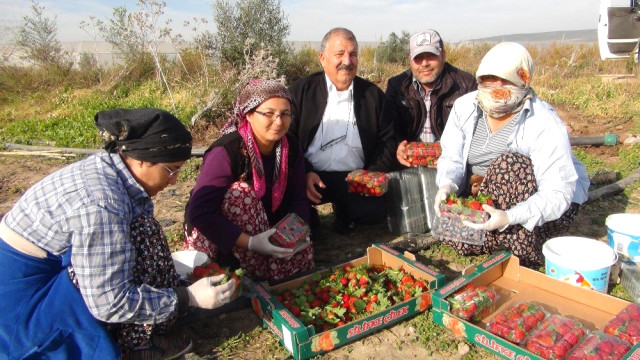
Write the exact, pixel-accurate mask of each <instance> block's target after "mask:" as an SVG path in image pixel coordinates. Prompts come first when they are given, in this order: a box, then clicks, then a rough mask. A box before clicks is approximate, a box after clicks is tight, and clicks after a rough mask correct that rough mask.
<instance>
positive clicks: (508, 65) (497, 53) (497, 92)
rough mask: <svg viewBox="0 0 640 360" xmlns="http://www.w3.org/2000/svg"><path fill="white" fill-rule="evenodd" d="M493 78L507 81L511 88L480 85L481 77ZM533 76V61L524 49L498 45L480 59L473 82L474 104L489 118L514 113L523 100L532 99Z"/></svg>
mask: <svg viewBox="0 0 640 360" xmlns="http://www.w3.org/2000/svg"><path fill="white" fill-rule="evenodd" d="M487 75H493V76H497V77H499V78H502V79H505V80H508V81H510V82H512V83H513V84H514V85H501V86H499V85H489V86H487V85H482V84H481V82H480V77H481V76H487ZM532 77H533V59H531V55H529V52H528V51H527V49H525V47H524V46H522V45H520V44H517V43H512V42H503V43H500V44H498V45H496V46H494V47H493V48H491V50H489V51H488V52H487V54H486V55H485V56H484V57H483V58H482V61H481V62H480V66H478V71H477V72H476V79H477V80H478V84H479V85H478V96H477V99H478V104H479V105H480V108H482V110H483V111H484V112H486V113H487V114H489V115H490V116H492V117H502V116H504V115H508V114H513V113H517V112H518V111H520V110H521V109H522V106H523V105H524V100H525V99H527V98H529V97H531V96H533V94H534V93H533V89H531V87H530V85H531V78H532Z"/></svg>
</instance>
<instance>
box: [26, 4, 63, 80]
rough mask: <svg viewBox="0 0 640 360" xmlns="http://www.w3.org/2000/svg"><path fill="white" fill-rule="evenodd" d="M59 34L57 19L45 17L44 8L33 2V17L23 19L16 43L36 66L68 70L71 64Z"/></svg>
mask: <svg viewBox="0 0 640 360" xmlns="http://www.w3.org/2000/svg"><path fill="white" fill-rule="evenodd" d="M57 33H58V28H57V24H56V18H55V17H54V18H53V19H52V18H48V17H45V16H44V6H41V5H40V4H39V3H37V2H35V1H32V3H31V15H26V16H24V17H23V18H22V24H21V25H20V27H19V29H18V37H17V39H16V43H17V45H18V46H20V47H22V48H23V49H24V50H25V52H26V55H25V56H24V58H25V59H27V60H30V61H32V62H33V63H35V64H36V65H39V66H42V67H51V66H55V67H61V68H67V69H68V68H69V67H70V66H71V62H70V61H69V60H68V56H67V54H66V53H65V52H64V51H63V50H62V45H61V44H60V41H58V39H57Z"/></svg>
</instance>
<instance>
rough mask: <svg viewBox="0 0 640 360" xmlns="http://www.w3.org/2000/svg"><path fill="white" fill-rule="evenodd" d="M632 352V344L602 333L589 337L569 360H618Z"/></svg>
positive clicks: (571, 354)
mask: <svg viewBox="0 0 640 360" xmlns="http://www.w3.org/2000/svg"><path fill="white" fill-rule="evenodd" d="M629 350H631V344H629V343H628V342H626V341H624V340H622V339H620V338H618V337H615V336H613V335H609V334H605V333H603V332H602V331H594V332H592V333H590V334H589V335H587V336H586V337H585V338H584V339H583V340H582V341H581V342H580V343H579V344H578V346H576V347H575V348H573V350H571V353H569V355H568V356H567V360H592V359H599V360H618V359H622V357H623V356H624V355H625V354H626V353H627V352H628V351H629Z"/></svg>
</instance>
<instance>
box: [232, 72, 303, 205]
mask: <svg viewBox="0 0 640 360" xmlns="http://www.w3.org/2000/svg"><path fill="white" fill-rule="evenodd" d="M274 97H280V98H285V99H288V100H289V101H291V95H290V94H289V91H288V90H287V88H285V87H284V85H282V84H281V83H279V82H278V81H275V80H260V79H255V80H251V81H249V82H248V83H247V84H246V85H245V86H244V87H243V88H242V89H241V90H240V93H239V94H238V97H237V98H236V102H235V105H234V108H233V115H232V116H231V117H230V118H229V120H228V121H227V123H226V124H225V125H224V126H223V127H222V129H221V130H220V132H221V133H222V134H223V135H224V134H228V133H232V132H234V131H238V133H239V134H240V136H241V137H242V139H243V140H244V143H245V145H246V147H247V153H248V154H249V159H250V161H251V171H252V174H253V188H254V191H255V192H256V195H257V196H258V198H262V197H263V196H264V194H265V192H266V182H265V174H264V167H263V165H262V157H261V155H260V151H259V150H258V145H257V144H256V141H255V139H254V137H253V130H252V128H251V123H249V121H248V120H247V114H248V113H250V112H251V111H253V110H254V109H255V108H257V107H258V105H260V104H262V103H263V102H264V101H266V100H268V99H270V98H274ZM275 156H276V164H275V171H274V172H273V190H272V194H271V199H272V200H271V211H274V212H275V211H276V209H278V207H279V206H280V203H281V202H282V198H283V197H284V192H285V190H286V188H287V175H288V171H289V166H288V158H289V142H288V141H287V137H286V136H283V137H282V138H281V139H280V140H278V142H277V143H276V145H275Z"/></svg>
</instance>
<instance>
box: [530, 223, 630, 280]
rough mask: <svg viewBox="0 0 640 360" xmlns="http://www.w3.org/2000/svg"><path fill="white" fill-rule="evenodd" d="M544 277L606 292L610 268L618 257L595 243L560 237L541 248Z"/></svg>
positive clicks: (607, 248) (604, 244)
mask: <svg viewBox="0 0 640 360" xmlns="http://www.w3.org/2000/svg"><path fill="white" fill-rule="evenodd" d="M542 253H543V254H544V257H545V270H546V273H547V275H549V276H551V277H553V278H555V279H558V280H560V281H564V282H567V283H570V284H572V285H575V286H580V287H584V288H587V289H591V290H596V291H599V292H602V293H606V292H607V288H608V286H609V274H610V272H611V265H613V264H615V262H616V261H617V260H618V255H617V254H616V252H615V251H613V249H612V248H611V247H610V246H608V245H607V244H606V243H604V242H602V241H598V240H593V239H588V238H583V237H574V236H563V237H557V238H553V239H549V240H548V241H547V242H545V243H544V245H543V246H542Z"/></svg>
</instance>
